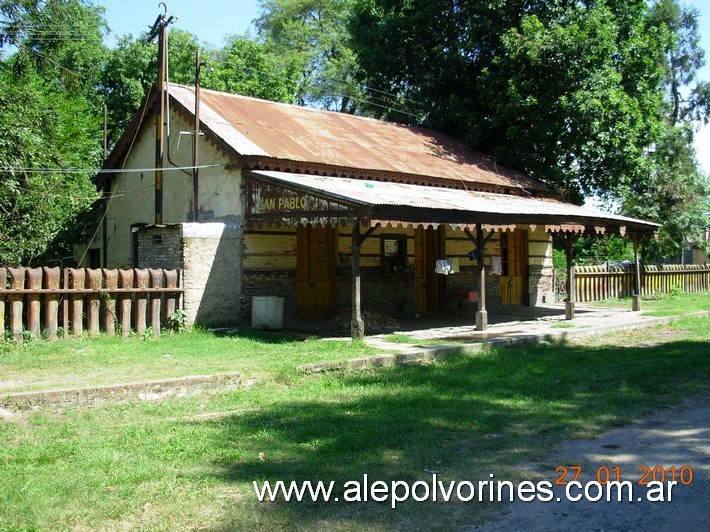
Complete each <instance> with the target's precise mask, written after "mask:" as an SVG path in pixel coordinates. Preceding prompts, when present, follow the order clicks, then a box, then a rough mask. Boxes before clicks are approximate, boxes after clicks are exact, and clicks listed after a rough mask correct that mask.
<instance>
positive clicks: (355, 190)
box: [246, 171, 659, 236]
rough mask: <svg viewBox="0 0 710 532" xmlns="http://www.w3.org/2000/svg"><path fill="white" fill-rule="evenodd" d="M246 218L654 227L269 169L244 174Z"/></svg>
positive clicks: (561, 208)
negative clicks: (245, 177) (245, 183)
mask: <svg viewBox="0 0 710 532" xmlns="http://www.w3.org/2000/svg"><path fill="white" fill-rule="evenodd" d="M246 216H247V219H248V220H250V221H251V222H257V223H263V222H268V223H287V224H316V223H321V224H325V223H331V224H337V223H347V222H351V221H354V220H356V219H357V220H358V221H360V222H361V223H363V224H365V225H368V224H369V225H376V224H381V225H398V224H401V225H424V226H428V225H437V224H449V225H452V226H455V227H456V226H458V227H461V228H469V227H475V225H476V224H483V226H484V229H488V230H491V229H498V230H500V229H503V228H509V227H511V226H515V225H533V226H540V225H544V226H545V228H546V230H547V231H551V232H574V233H584V232H586V233H597V234H598V233H605V232H609V233H619V234H636V235H640V236H651V235H653V234H654V233H655V232H656V231H657V230H658V227H659V225H658V224H655V223H652V222H648V221H645V220H639V219H636V218H629V217H626V216H620V215H616V214H611V213H605V212H600V211H597V210H595V209H590V208H587V207H580V206H577V205H572V204H569V203H564V202H560V201H555V200H551V199H541V198H532V197H521V196H514V195H510V194H493V193H486V192H478V191H467V190H455V189H449V188H442V187H433V186H422V185H411V184H403V183H392V182H381V181H368V180H362V179H349V178H342V177H326V176H317V175H304V174H294V173H286V172H274V171H251V172H249V173H247V213H246Z"/></svg>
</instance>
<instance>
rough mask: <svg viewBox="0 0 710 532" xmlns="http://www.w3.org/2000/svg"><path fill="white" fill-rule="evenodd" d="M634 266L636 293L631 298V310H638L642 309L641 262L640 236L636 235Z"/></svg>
mask: <svg viewBox="0 0 710 532" xmlns="http://www.w3.org/2000/svg"><path fill="white" fill-rule="evenodd" d="M634 267H635V268H636V276H635V279H634V294H633V296H632V298H631V310H633V311H634V312H638V311H639V310H641V263H640V262H639V237H638V235H634Z"/></svg>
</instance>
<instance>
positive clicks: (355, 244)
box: [350, 221, 365, 340]
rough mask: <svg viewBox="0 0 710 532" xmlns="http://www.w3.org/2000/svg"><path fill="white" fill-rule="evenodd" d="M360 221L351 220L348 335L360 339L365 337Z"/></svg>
mask: <svg viewBox="0 0 710 532" xmlns="http://www.w3.org/2000/svg"><path fill="white" fill-rule="evenodd" d="M360 246H361V240H360V222H359V221H355V222H353V236H352V250H353V256H352V265H353V282H352V321H351V323H350V335H351V336H352V339H353V340H362V339H363V338H364V337H365V322H363V321H362V307H361V301H360Z"/></svg>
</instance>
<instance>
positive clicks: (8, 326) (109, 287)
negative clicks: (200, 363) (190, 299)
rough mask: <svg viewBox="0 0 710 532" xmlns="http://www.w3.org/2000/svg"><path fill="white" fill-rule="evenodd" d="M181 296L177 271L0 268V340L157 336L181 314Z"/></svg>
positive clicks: (181, 289) (181, 290)
mask: <svg viewBox="0 0 710 532" xmlns="http://www.w3.org/2000/svg"><path fill="white" fill-rule="evenodd" d="M8 281H9V285H8ZM182 293H183V288H182V286H181V272H180V271H179V270H162V269H156V270H153V269H138V268H136V269H132V270H110V269H106V268H104V269H91V268H76V269H75V268H65V269H63V270H62V269H60V268H48V267H44V268H0V341H2V340H3V339H4V338H5V337H6V336H10V337H11V338H13V339H15V340H16V341H21V340H22V339H23V338H24V337H25V336H26V335H29V336H31V337H36V338H39V337H40V336H42V332H43V331H45V332H46V336H47V338H48V339H49V340H56V339H57V338H58V337H59V335H60V331H61V335H62V336H63V337H64V338H67V337H68V336H69V334H70V333H71V335H72V336H75V337H81V336H82V335H83V334H84V330H86V331H87V332H88V335H89V336H92V337H93V336H98V335H99V333H100V332H102V331H103V332H104V333H105V334H106V335H107V336H114V335H115V334H116V332H117V330H118V331H120V334H121V336H123V337H128V336H130V334H131V331H134V332H135V334H137V335H139V336H144V335H146V333H147V332H150V334H152V335H153V336H154V337H158V336H160V334H161V330H162V329H164V328H165V327H168V326H169V325H170V324H171V321H172V320H173V317H174V316H175V314H176V311H178V310H180V309H181V303H182V298H181V296H182ZM60 324H61V325H60ZM60 327H61V328H60ZM148 327H150V330H149V329H148Z"/></svg>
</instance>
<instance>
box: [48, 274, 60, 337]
mask: <svg viewBox="0 0 710 532" xmlns="http://www.w3.org/2000/svg"><path fill="white" fill-rule="evenodd" d="M60 274H61V270H60V269H59V267H54V268H48V267H47V266H45V267H44V285H45V287H46V288H48V289H49V290H58V289H59V276H60ZM45 319H46V323H47V334H48V338H49V340H50V341H55V340H56V339H57V326H58V319H59V294H47V315H46V318H45Z"/></svg>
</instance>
